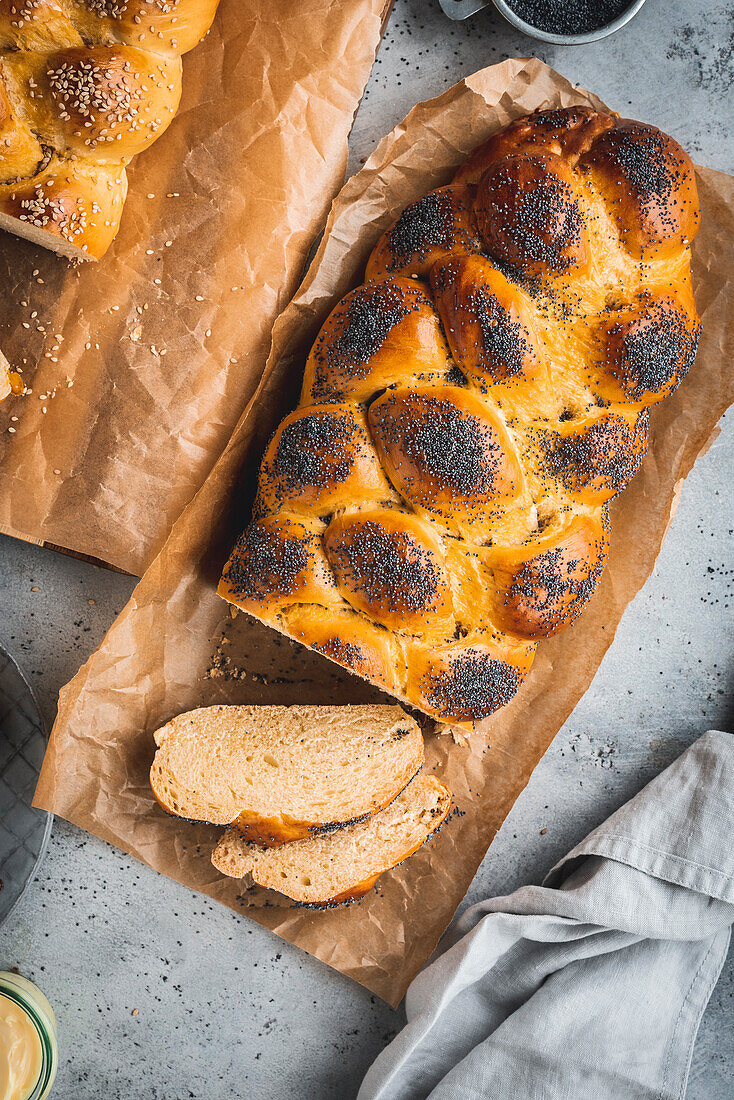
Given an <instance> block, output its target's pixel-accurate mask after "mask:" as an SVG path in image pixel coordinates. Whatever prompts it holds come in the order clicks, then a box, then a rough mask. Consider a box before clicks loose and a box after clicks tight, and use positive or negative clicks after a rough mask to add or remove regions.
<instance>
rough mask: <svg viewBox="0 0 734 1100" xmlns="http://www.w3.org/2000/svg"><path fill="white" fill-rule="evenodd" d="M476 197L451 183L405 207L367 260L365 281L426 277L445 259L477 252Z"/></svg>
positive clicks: (471, 190) (472, 189)
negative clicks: (394, 276) (407, 276)
mask: <svg viewBox="0 0 734 1100" xmlns="http://www.w3.org/2000/svg"><path fill="white" fill-rule="evenodd" d="M475 197H476V188H475V187H472V186H470V185H469V186H467V185H465V184H459V185H456V184H450V185H449V186H448V187H437V188H436V190H435V191H430V192H429V193H428V194H427V195H424V196H423V198H421V199H418V200H417V202H412V203H410V204H409V205H408V206H406V208H405V210H403V212H402V214H401V215H400V217H399V218H398V220H397V221H396V222H395V223H394V225H392V226H391V227H390V228H389V229H388V230H387V231H386V232H385V233H383V234H382V236H381V237H380V240H379V241H378V242H377V246H376V248H375V250H374V252H373V253H372V255H371V256H370V258H369V260H368V261H367V268H366V270H365V276H364V277H365V282H370V281H371V280H373V279H383V278H385V276H387V275H422V276H426V275H428V274H429V273H430V271H431V268H432V267H433V265H434V264H436V263H438V261H439V260H441V259H444V258H445V257H447V256H461V255H464V254H465V253H466V255H471V254H472V253H475V252H480V251H481V249H482V240H481V237H480V236H479V230H478V229H477V219H476V216H475V214H474V199H475Z"/></svg>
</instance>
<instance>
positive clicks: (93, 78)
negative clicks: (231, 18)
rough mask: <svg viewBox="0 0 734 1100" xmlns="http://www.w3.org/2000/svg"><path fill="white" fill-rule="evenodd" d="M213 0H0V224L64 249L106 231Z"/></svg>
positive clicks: (94, 255) (87, 246)
mask: <svg viewBox="0 0 734 1100" xmlns="http://www.w3.org/2000/svg"><path fill="white" fill-rule="evenodd" d="M218 3H219V0H0V228H1V229H7V230H9V231H10V232H11V233H16V234H18V235H20V236H21V237H27V238H29V239H30V240H32V241H34V242H35V243H36V244H40V245H43V247H45V248H50V249H52V250H53V251H56V252H59V253H61V254H62V255H64V256H68V257H70V258H72V259H98V258H99V257H100V256H102V255H104V253H105V252H106V250H107V248H108V247H109V245H110V244H111V242H112V240H113V239H114V237H115V234H116V233H117V230H118V227H119V223H120V217H121V215H122V207H123V204H124V201H125V195H126V191H127V179H126V175H125V165H126V164H127V163H128V162H129V161H130V159H131V158H132V157H133V156H134V155H135V154H136V153H139V152H141V151H142V150H143V149H147V148H148V146H149V145H151V144H152V143H153V142H154V141H155V140H156V138H158V137H159V136H160V135H161V134H162V133H163V132H164V130H165V129H166V127H167V126H168V125H169V123H170V122H171V120H172V119H173V117H174V115H175V114H176V110H177V109H178V103H179V99H180V97H181V55H182V54H183V53H186V51H187V50H190V49H192V48H193V47H194V46H195V45H196V44H197V42H199V40H200V39H201V38H202V37H203V36H204V35H205V34H206V32H207V31H208V30H209V27H210V26H211V23H212V20H213V18H214V15H215V12H216V10H217V6H218Z"/></svg>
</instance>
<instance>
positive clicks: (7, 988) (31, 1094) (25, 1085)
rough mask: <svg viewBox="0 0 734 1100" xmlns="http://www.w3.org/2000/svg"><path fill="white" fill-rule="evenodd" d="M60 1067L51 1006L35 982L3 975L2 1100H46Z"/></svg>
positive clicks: (0, 983)
mask: <svg viewBox="0 0 734 1100" xmlns="http://www.w3.org/2000/svg"><path fill="white" fill-rule="evenodd" d="M57 1065H58V1049H57V1046H56V1017H55V1016H54V1012H53V1009H52V1008H51V1005H50V1004H49V1003H48V1001H47V999H46V997H44V995H43V993H42V992H41V990H40V989H39V988H38V986H35V985H34V984H33V982H29V981H28V979H27V978H21V976H20V975H19V974H11V973H9V972H8V971H6V970H3V971H0V1100H44V1097H46V1096H48V1094H49V1092H50V1091H51V1086H52V1085H53V1083H54V1078H55V1077H56V1068H57Z"/></svg>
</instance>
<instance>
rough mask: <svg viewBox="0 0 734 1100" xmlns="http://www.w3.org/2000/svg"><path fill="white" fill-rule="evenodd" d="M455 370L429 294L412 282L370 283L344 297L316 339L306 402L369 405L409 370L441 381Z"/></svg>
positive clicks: (305, 384) (308, 371)
mask: <svg viewBox="0 0 734 1100" xmlns="http://www.w3.org/2000/svg"><path fill="white" fill-rule="evenodd" d="M450 369H451V363H450V361H449V349H448V347H447V345H446V341H445V339H444V336H443V333H442V332H441V324H440V322H439V319H438V317H437V316H436V311H435V309H434V308H433V303H432V301H431V297H430V295H429V294H428V292H427V290H425V289H424V288H423V287H422V286H421V285H420V284H419V283H416V282H415V281H414V280H412V279H403V278H394V279H386V280H384V281H383V282H376V283H366V284H365V285H364V286H358V287H357V288H356V289H355V290H352V291H350V293H349V294H347V295H346V296H345V297H344V298H342V300H341V302H340V303H339V305H338V306H337V307H336V309H334V310H333V311H332V313H331V314H330V315H329V317H328V318H327V319H326V322H325V323H324V327H323V328H322V330H321V332H320V333H319V335H318V336H317V337H316V341H315V343H314V346H313V348H312V349H311V353H310V354H309V357H308V360H307V362H306V370H305V374H304V379H303V393H302V396H301V401H302V403H303V404H311V403H313V402H317V401H328V402H333V401H364V400H366V399H367V398H368V397H371V396H372V394H374V393H375V392H376V391H377V390H380V389H383V388H384V387H385V386H389V385H392V384H393V383H394V382H398V381H400V379H401V378H403V377H405V374H406V372H408V371H409V372H410V373H411V374H427V375H429V376H430V375H437V376H439V377H440V376H443V375H446V374H448V372H449V370H450Z"/></svg>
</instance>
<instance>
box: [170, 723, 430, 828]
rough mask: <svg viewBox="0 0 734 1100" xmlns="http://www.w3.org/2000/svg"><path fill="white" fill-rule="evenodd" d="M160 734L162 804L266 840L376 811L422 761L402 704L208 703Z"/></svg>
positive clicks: (415, 730) (419, 738)
mask: <svg viewBox="0 0 734 1100" xmlns="http://www.w3.org/2000/svg"><path fill="white" fill-rule="evenodd" d="M155 742H156V745H157V746H158V749H157V752H156V754H155V758H154V760H153V765H152V767H151V769H150V783H151V787H152V788H153V794H154V795H155V797H156V799H157V801H158V802H159V803H160V805H161V806H162V807H163V809H164V810H166V811H167V812H168V813H171V814H176V815H178V816H179V817H183V818H187V819H188V820H190V821H207V822H209V823H211V824H212V825H230V824H233V825H234V827H235V828H237V829H238V831H239V832H240V834H241V835H242V836H243V837H244V838H245V839H246V840H250V841H256V842H257V843H258V844H264V845H266V846H270V845H278V844H283V843H285V842H287V841H292V840H297V839H300V838H302V837H308V836H313V835H314V834H316V833H319V832H323V831H328V830H331V829H334V828H336V827H337V826H340V825H344V824H345V823H348V822H351V821H354V820H357V819H361V818H364V817H367V816H369V815H370V814H374V813H376V811H377V810H381V809H382V808H383V807H384V806H387V805H388V804H389V803H390V802H392V801H393V799H395V798H397V796H398V795H399V794H400V792H401V791H402V790H403V789H404V788H405V787H406V786H407V785H408V783H410V781H411V779H412V778H413V777H414V776H415V775H416V773H417V772H418V771H420V768H421V766H422V764H423V737H422V735H421V731H420V729H419V728H418V725H417V723H416V722H415V721H414V719H412V718H409V717H408V715H407V714H406V713H405V712H404V711H403V710H401V708H400V707H397V706H369V705H367V706H346V707H334V706H331V707H330V706H324V707H315V706H300V707H299V706H292V707H284V706H270V707H257V706H215V707H201V708H199V709H198V710H192V711H189V712H188V713H186V714H179V715H177V717H175V718H173V719H172V720H171V721H170V722H168V723H167V724H166V725H165V726H163V727H162V728H161V729H159V730H158V731H157V732H156V734H155Z"/></svg>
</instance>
